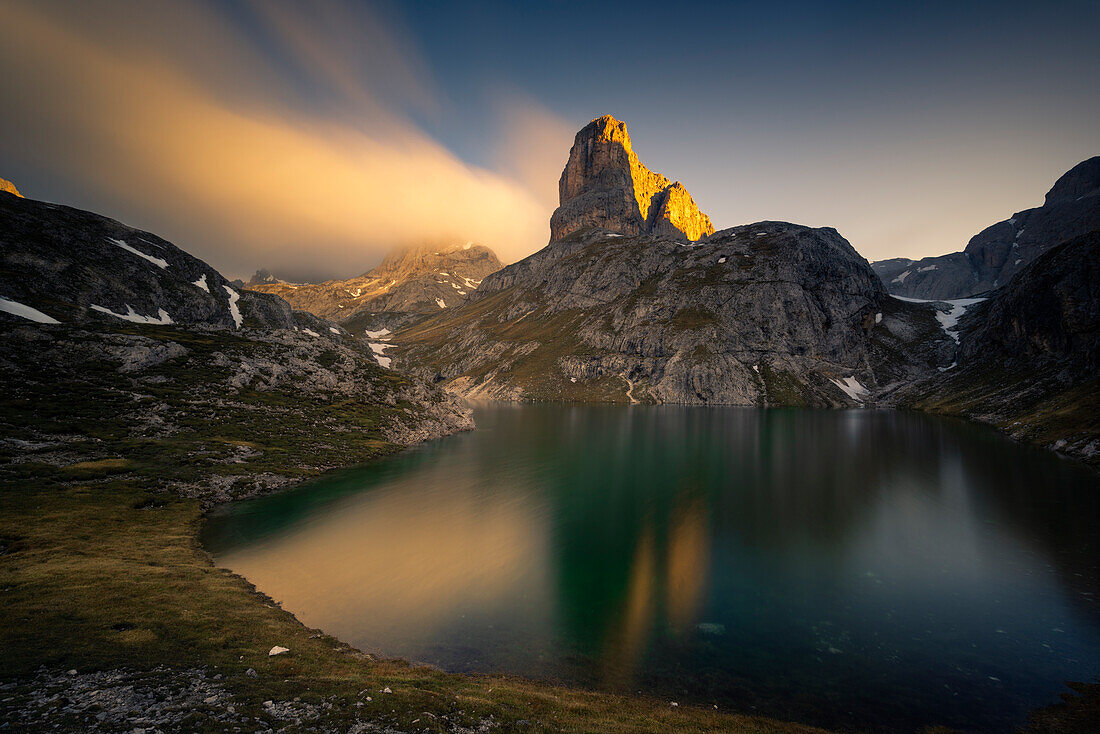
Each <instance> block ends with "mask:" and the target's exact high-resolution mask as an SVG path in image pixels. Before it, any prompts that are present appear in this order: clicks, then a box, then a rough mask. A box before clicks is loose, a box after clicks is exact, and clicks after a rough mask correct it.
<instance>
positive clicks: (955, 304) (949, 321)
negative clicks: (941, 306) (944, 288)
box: [936, 298, 985, 344]
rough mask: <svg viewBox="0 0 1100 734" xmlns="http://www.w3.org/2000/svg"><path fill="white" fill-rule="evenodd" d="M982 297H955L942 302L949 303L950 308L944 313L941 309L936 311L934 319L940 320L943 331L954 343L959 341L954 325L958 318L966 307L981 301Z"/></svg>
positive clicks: (956, 323)
mask: <svg viewBox="0 0 1100 734" xmlns="http://www.w3.org/2000/svg"><path fill="white" fill-rule="evenodd" d="M984 300H985V299H984V298H956V299H955V300H953V301H944V303H949V304H951V310H950V311H947V312H946V313H945V312H943V311H936V320H937V321H939V322H940V326H942V327H943V333H945V334H947V335H948V336H949V337H951V338H952V339H953V340H954V341H955V343H956V344H958V343H959V332H958V330H957V329H955V327H956V326H957V325H958V323H959V319H960V318H961V317H962V315H963V314H964V313H966V309H967V308H969V307H970V306H973V305H974V304H975V303H981V302H982V301H984Z"/></svg>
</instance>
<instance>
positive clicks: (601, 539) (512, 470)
mask: <svg viewBox="0 0 1100 734" xmlns="http://www.w3.org/2000/svg"><path fill="white" fill-rule="evenodd" d="M475 417H476V420H477V423H478V430H476V431H474V432H472V433H467V434H464V435H460V436H454V437H450V438H447V439H444V440H441V441H437V442H433V443H431V444H429V445H426V446H422V447H419V448H416V449H413V450H411V451H408V452H406V453H404V454H402V455H400V456H396V457H394V458H392V459H389V460H386V461H382V462H379V463H376V464H372V465H370V466H365V467H360V468H355V469H351V470H346V471H342V472H339V473H334V474H331V475H328V476H325V477H323V478H320V479H318V480H316V481H313V482H311V483H310V484H308V485H305V486H302V487H300V488H298V489H295V490H292V491H290V492H285V493H282V494H279V495H275V496H271V497H267V498H262V499H258V500H252V501H248V502H242V503H237V504H234V505H232V506H229V507H226V508H223V509H222V510H221V511H220V512H218V513H216V514H215V515H213V516H212V517H211V518H210V520H209V522H208V523H207V525H206V527H205V529H204V542H205V543H206V546H207V548H209V549H210V550H211V551H212V552H213V553H214V554H215V556H216V558H217V561H218V563H219V564H220V565H222V566H225V567H227V568H230V569H232V570H234V571H236V572H238V573H240V574H242V575H244V576H246V577H247V578H248V579H249V580H251V581H252V582H254V583H255V584H256V585H257V586H258V587H259V588H260V589H261V590H262V591H264V592H266V593H267V594H269V595H271V596H272V597H273V598H275V599H277V600H278V601H280V602H281V603H282V604H283V607H284V608H285V609H287V610H289V611H291V612H293V613H294V614H295V615H297V616H298V617H299V619H301V620H302V621H303V622H304V623H305V624H307V625H309V626H313V627H320V628H322V629H324V630H325V631H327V632H329V633H331V634H333V635H335V636H337V637H339V638H340V639H342V640H344V641H346V642H348V643H350V644H352V645H355V646H356V647H359V648H361V649H363V650H367V651H370V652H374V653H380V654H382V655H385V656H392V657H404V658H407V659H409V660H412V661H420V662H427V663H431V664H433V665H436V666H439V667H441V668H443V669H446V670H450V671H481V672H507V673H516V674H521V675H524V676H528V677H533V678H541V679H550V680H556V681H564V682H568V683H571V684H581V685H584V686H591V687H597V688H601V689H609V690H625V691H643V692H646V693H652V694H656V695H659V696H662V697H666V698H667V699H668V700H670V701H671V700H675V701H678V702H680V703H688V702H693V703H702V704H707V705H709V704H712V703H716V704H718V705H719V706H720V707H722V708H723V709H726V710H736V711H744V712H751V713H763V714H768V715H771V716H776V717H780V718H785V719H793V720H798V721H803V722H808V723H816V724H819V725H824V726H830V727H839V728H854V727H858V728H863V729H873V730H882V731H912V730H916V729H918V728H920V727H922V726H924V725H930V724H944V725H948V726H955V727H960V728H965V729H973V730H979V731H1007V730H1009V729H1010V728H1011V727H1012V726H1014V725H1019V724H1021V723H1023V721H1024V719H1025V715H1026V712H1027V711H1028V710H1029V709H1031V708H1033V707H1035V706H1039V705H1043V704H1046V703H1049V702H1054V701H1056V700H1057V694H1058V693H1059V692H1061V691H1063V690H1065V689H1064V688H1062V685H1061V684H1062V681H1065V680H1091V679H1093V678H1095V677H1097V676H1100V604H1098V598H1097V596H1096V592H1097V590H1098V587H1100V570H1098V568H1100V547H1098V540H1097V535H1098V533H1097V521H1098V519H1100V479H1098V475H1096V474H1094V473H1091V472H1087V471H1085V470H1083V469H1082V468H1080V467H1079V466H1077V465H1075V464H1072V463H1071V462H1068V461H1065V460H1061V459H1059V458H1057V457H1055V456H1053V455H1050V454H1047V453H1045V452H1042V451H1040V450H1037V449H1032V448H1028V447H1025V446H1021V445H1018V444H1015V443H1012V442H1010V441H1008V440H1006V439H1004V438H1002V437H1001V436H999V435H998V434H996V433H994V432H993V431H992V430H990V429H987V428H983V427H978V426H972V425H967V424H964V423H960V422H955V421H947V420H941V419H937V418H933V417H930V416H924V415H917V414H908V413H897V412H890V411H870V410H866V411H863V410H853V411H811V410H794V409H790V410H784V409H773V410H756V409H737V408H686V407H665V406H661V407H643V406H631V407H610V406H608V407H605V406H591V407H572V406H565V407H563V406H540V405H535V406H513V405H503V406H492V407H485V408H480V409H478V410H477V412H476V416H475Z"/></svg>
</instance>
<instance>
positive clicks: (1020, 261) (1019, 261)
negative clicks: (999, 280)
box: [1012, 259, 1023, 265]
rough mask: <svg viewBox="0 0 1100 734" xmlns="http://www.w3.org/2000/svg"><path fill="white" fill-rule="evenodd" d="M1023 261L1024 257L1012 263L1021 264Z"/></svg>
mask: <svg viewBox="0 0 1100 734" xmlns="http://www.w3.org/2000/svg"><path fill="white" fill-rule="evenodd" d="M1022 262H1023V260H1022V259H1020V260H1017V261H1016V262H1014V263H1012V264H1013V265H1019V264H1020V263H1022Z"/></svg>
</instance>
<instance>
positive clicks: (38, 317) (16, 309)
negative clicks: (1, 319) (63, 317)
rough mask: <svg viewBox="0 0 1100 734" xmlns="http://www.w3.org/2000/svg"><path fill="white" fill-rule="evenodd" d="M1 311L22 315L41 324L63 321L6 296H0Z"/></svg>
mask: <svg viewBox="0 0 1100 734" xmlns="http://www.w3.org/2000/svg"><path fill="white" fill-rule="evenodd" d="M0 311H3V312H4V313H10V314H11V315H12V316H21V317H23V318H25V319H27V320H28V321H34V322H35V323H39V324H60V323H61V322H60V321H58V320H57V319H55V318H54V317H53V316H47V315H46V314H44V313H42V312H41V311H39V310H38V309H37V308H31V307H30V306H24V305H23V304H22V303H18V302H16V301H13V300H11V299H10V298H4V297H3V296H0Z"/></svg>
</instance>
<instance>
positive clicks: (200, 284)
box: [191, 273, 210, 293]
mask: <svg viewBox="0 0 1100 734" xmlns="http://www.w3.org/2000/svg"><path fill="white" fill-rule="evenodd" d="M191 285H193V286H195V287H196V288H202V289H203V290H204V291H206V292H207V293H209V292H210V286H208V285H207V284H206V273H203V274H202V277H201V278H199V279H198V280H196V281H195V282H194V283H192V284H191Z"/></svg>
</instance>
